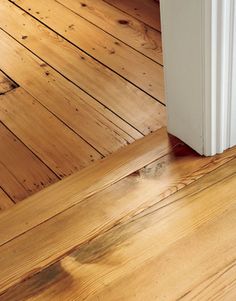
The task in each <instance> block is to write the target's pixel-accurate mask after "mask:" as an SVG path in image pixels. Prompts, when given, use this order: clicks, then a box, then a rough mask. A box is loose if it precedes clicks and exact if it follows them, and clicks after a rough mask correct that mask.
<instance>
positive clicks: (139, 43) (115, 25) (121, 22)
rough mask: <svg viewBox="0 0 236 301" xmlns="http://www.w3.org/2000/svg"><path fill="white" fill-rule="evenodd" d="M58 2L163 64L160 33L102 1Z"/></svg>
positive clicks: (72, 0) (68, 0)
mask: <svg viewBox="0 0 236 301" xmlns="http://www.w3.org/2000/svg"><path fill="white" fill-rule="evenodd" d="M58 2H60V3H61V4H63V5H65V6H66V7H68V8H69V9H71V10H73V11H74V12H75V13H77V14H79V15H80V16H81V17H83V18H85V19H86V20H88V21H90V22H91V23H93V24H95V25H96V26H98V27H99V28H101V29H103V30H105V31H106V32H107V33H109V34H110V35H112V36H114V37H116V38H117V39H119V40H120V41H122V42H124V43H126V44H127V45H129V46H131V47H133V48H134V49H136V50H138V51H139V52H141V53H142V54H144V55H145V56H147V57H149V58H151V59H153V60H154V61H156V62H157V63H159V64H163V58H162V44H161V33H160V31H157V30H154V29H153V28H151V27H149V26H147V25H146V24H145V23H143V22H141V21H139V20H137V19H136V18H133V17H132V16H130V15H129V14H127V13H125V12H123V11H121V10H119V9H116V8H115V7H114V6H111V5H109V4H108V3H106V2H104V1H102V0H96V1H93V0H84V1H83V3H81V2H79V1H74V0H58ZM126 2H127V3H128V1H126ZM155 10H156V8H155Z"/></svg>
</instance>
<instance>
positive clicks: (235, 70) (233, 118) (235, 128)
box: [228, 0, 236, 147]
mask: <svg viewBox="0 0 236 301" xmlns="http://www.w3.org/2000/svg"><path fill="white" fill-rule="evenodd" d="M231 18H232V32H231V40H232V45H231V55H230V59H231V66H232V69H231V77H230V92H231V94H230V109H229V116H228V119H229V120H230V123H229V126H230V134H229V146H230V147H232V146H234V145H236V1H235V0H234V1H233V3H232V17H231Z"/></svg>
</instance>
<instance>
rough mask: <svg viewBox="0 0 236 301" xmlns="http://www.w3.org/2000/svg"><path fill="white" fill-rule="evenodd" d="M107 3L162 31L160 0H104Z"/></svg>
mask: <svg viewBox="0 0 236 301" xmlns="http://www.w3.org/2000/svg"><path fill="white" fill-rule="evenodd" d="M104 1H105V2H107V3H110V4H111V5H113V6H115V7H117V8H119V9H121V10H122V11H124V12H127V13H129V14H130V15H131V16H134V17H135V18H137V19H138V20H140V21H142V22H144V23H146V24H148V25H149V26H151V27H153V28H155V29H156V30H159V31H161V17H160V4H159V1H158V0H145V1H143V0H132V1H126V0H104Z"/></svg>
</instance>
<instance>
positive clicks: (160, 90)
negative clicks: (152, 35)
mask: <svg viewBox="0 0 236 301" xmlns="http://www.w3.org/2000/svg"><path fill="white" fill-rule="evenodd" d="M3 1H4V0H3ZM12 2H14V3H16V4H18V5H19V6H20V7H22V8H23V9H25V10H26V11H27V12H29V13H30V14H31V15H33V16H34V17H35V18H37V19H38V20H40V21H41V22H43V23H44V24H46V25H47V26H49V27H50V28H52V29H53V30H55V31H56V32H58V33H60V34H61V35H62V36H63V37H65V38H67V39H68V40H70V41H71V42H72V43H74V44H75V45H77V46H78V47H79V48H81V49H82V50H84V51H86V52H87V53H89V54H90V55H92V56H93V57H94V58H96V59H97V60H98V61H100V62H102V63H103V64H105V65H106V66H108V67H109V68H111V69H112V70H114V71H116V72H117V73H118V74H120V75H122V76H123V77H124V78H126V79H128V80H129V81H130V82H132V83H133V84H135V85H136V86H138V87H139V88H141V89H142V90H144V91H145V92H147V93H149V94H150V95H152V96H153V97H155V98H156V99H158V100H159V101H161V102H164V74H163V67H162V66H161V65H159V64H156V63H155V62H153V61H152V60H150V59H148V58H147V57H145V56H143V55H142V54H141V53H139V52H137V51H135V50H134V49H132V48H131V47H129V46H127V45H126V44H124V43H122V42H121V41H120V40H118V39H116V38H114V37H112V36H111V35H110V34H107V33H106V32H105V31H103V30H101V29H100V28H98V27H97V26H95V25H93V24H92V23H90V22H88V21H87V20H85V19H84V18H82V17H80V16H79V15H78V14H75V13H74V12H72V11H71V10H69V9H67V8H66V7H65V6H63V5H61V4H60V3H58V2H57V1H55V0H50V1H48V0H42V1H40V2H39V1H37V0H24V1H22V0H14V1H12ZM9 6H10V4H9ZM1 11H2V12H1V14H3V17H4V15H5V12H4V11H5V9H4V8H2V10H1ZM8 15H9V13H8ZM10 15H11V14H10ZM1 18H2V17H1ZM6 30H7V28H6ZM117 43H118V44H117Z"/></svg>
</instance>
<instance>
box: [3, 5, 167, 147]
mask: <svg viewBox="0 0 236 301" xmlns="http://www.w3.org/2000/svg"><path fill="white" fill-rule="evenodd" d="M1 7H2V5H1ZM9 28H10V25H9ZM0 35H1V45H0V46H1V51H2V53H4V55H5V59H4V60H3V61H1V63H0V66H1V68H2V69H3V70H6V71H7V72H8V73H9V74H11V76H12V77H13V78H17V79H18V81H19V83H20V85H21V86H22V87H24V88H25V89H26V90H27V91H29V92H30V93H31V94H32V95H33V96H34V97H35V98H37V99H38V100H39V101H40V102H41V103H43V104H44V105H45V106H46V107H47V108H49V109H50V110H51V111H53V112H54V113H55V114H56V115H57V116H58V117H60V118H61V119H62V120H63V121H64V122H65V123H66V124H68V125H69V126H70V127H72V128H73V129H74V130H75V131H77V132H78V131H79V134H80V135H81V136H82V137H83V138H84V139H85V140H87V141H89V142H90V143H91V144H93V143H92V141H91V140H93V139H96V142H97V144H98V146H99V143H100V144H101V143H102V141H106V140H107V142H106V143H108V141H109V137H108V134H107V135H106V134H105V133H104V130H102V128H103V127H104V126H105V125H106V123H108V122H106V121H105V120H104V119H105V118H102V117H101V118H100V119H101V122H99V116H97V115H98V113H96V112H95V111H94V110H92V109H90V108H89V107H88V105H89V104H90V105H91V106H93V108H94V109H95V110H97V111H99V113H100V112H101V113H102V114H104V115H105V117H107V118H110V119H111V121H110V123H108V124H107V126H106V128H105V129H106V130H107V131H109V127H111V129H112V132H115V133H116V131H118V130H117V127H116V128H114V126H112V125H110V124H111V122H113V123H115V124H116V123H117V122H118V125H120V124H121V126H122V127H123V128H124V131H125V130H126V129H128V133H129V132H131V134H130V135H132V136H133V135H135V138H137V137H140V134H137V131H134V130H133V129H131V130H130V127H129V126H128V125H127V123H125V125H123V124H122V123H121V121H120V120H118V121H117V119H119V118H115V117H112V118H111V116H110V115H109V112H108V113H106V111H107V110H106V109H105V108H104V107H103V106H102V107H101V105H99V104H98V103H96V102H95V101H94V100H93V99H91V98H90V97H89V96H88V95H87V94H85V93H84V92H83V91H81V90H79V89H78V88H77V87H75V86H74V85H73V84H72V83H70V82H69V81H67V80H66V79H64V78H63V77H62V76H61V75H59V74H58V73H57V72H55V71H54V70H53V69H52V68H50V67H49V66H48V65H46V64H45V63H44V62H42V61H41V60H39V59H38V58H36V57H35V56H34V55H33V54H31V53H30V52H29V51H27V50H26V49H25V48H24V47H23V46H21V45H19V44H18V43H17V42H16V41H14V40H13V39H12V38H10V37H9V36H8V35H7V34H6V33H4V32H3V31H1V32H0ZM47 41H48V40H47ZM52 42H53V41H51V43H52ZM55 43H56V42H53V44H55ZM40 45H41V43H40V44H38V46H37V47H39V48H40V47H41V46H40ZM48 45H49V44H48ZM48 47H49V46H48ZM61 48H63V45H61ZM61 48H57V50H58V52H60V51H61ZM43 49H44V53H45V48H44V47H43ZM46 53H47V52H46ZM50 53H51V52H50ZM67 54H68V55H67ZM53 57H57V56H56V55H53ZM67 57H68V58H70V55H69V53H64V56H63V57H60V62H61V64H62V65H63V61H64V60H65V62H64V65H63V66H66V65H67V64H69V66H71V64H70V63H69V61H66V58H67ZM79 60H81V59H80V57H79ZM75 63H76V62H74V64H73V65H74V66H76V64H75ZM16 65H17V66H18V68H17V69H16V68H15V66H16ZM65 68H66V67H65ZM21 70H24V73H23V74H22V72H21ZM89 70H90V69H89ZM89 70H87V71H88V73H87V74H88V76H89ZM74 72H75V71H74ZM109 74H110V73H107V77H106V78H105V80H106V82H108V83H109V82H110V81H112V82H113V79H111V78H110V77H109ZM97 76H98V77H96V82H97V84H98V85H99V87H100V88H99V89H97V86H94V87H95V88H94V89H95V90H94V93H97V95H99V93H101V92H100V91H102V95H101V97H102V98H101V101H102V102H103V103H104V105H106V106H107V107H109V108H110V109H111V110H112V111H114V112H116V114H117V115H119V116H121V117H122V118H123V119H124V120H125V121H127V122H128V123H130V124H132V125H133V126H134V127H136V128H137V129H138V130H139V131H141V132H143V133H145V134H147V133H149V132H150V131H153V130H155V129H158V128H160V127H162V126H163V125H165V124H166V116H165V115H166V113H165V108H164V106H162V105H161V104H159V103H158V102H156V101H155V100H153V99H151V98H150V97H149V96H147V95H146V94H145V93H143V92H142V91H140V90H138V89H137V88H135V87H132V86H131V85H129V84H127V83H126V82H125V81H123V84H122V85H119V84H118V85H117V86H116V85H114V86H113V87H114V89H112V90H106V89H104V85H105V82H104V80H103V81H102V82H100V79H99V78H100V77H99V74H97ZM116 78H118V77H116ZM91 80H92V79H91ZM86 81H87V83H89V82H90V78H87V79H86ZM42 87H45V89H43V90H42ZM48 95H50V97H48ZM103 95H104V97H103ZM68 96H69V99H68ZM54 99H57V103H56V102H55V101H54ZM58 102H60V106H59V105H58ZM84 102H85V103H86V111H85V112H84V109H83V107H84ZM79 106H80V107H81V108H80V110H78V111H76V109H78V108H79ZM87 107H88V109H87ZM144 108H145V109H144ZM87 110H89V111H88V112H87ZM68 111H69V114H68V113H67V112H68ZM80 111H82V113H83V115H85V117H86V118H87V120H86V119H85V117H83V119H82V117H81V115H79V114H80ZM83 115H82V116H83ZM113 115H114V114H113ZM72 116H73V118H72ZM88 116H89V118H88ZM93 116H94V118H93ZM80 117H81V118H80ZM94 119H95V121H94ZM81 120H82V121H81ZM85 120H86V122H85ZM89 122H91V124H89ZM97 122H99V126H98V125H96V123H97ZM87 123H88V127H86V124H87ZM81 124H82V126H81ZM95 126H96V127H95ZM94 127H95V128H97V129H96V137H94V133H92V137H91V128H92V129H94ZM100 127H101V129H100ZM101 132H102V133H101ZM133 132H135V133H133ZM118 133H119V134H120V131H118ZM102 134H104V135H105V136H102ZM120 135H122V134H120ZM123 135H124V134H123ZM110 136H111V137H112V136H113V135H112V134H111V135H110ZM102 137H103V139H101V138H102ZM124 137H127V134H126V136H124ZM116 138H117V139H118V137H117V136H116ZM111 139H112V138H111ZM127 140H128V139H127ZM111 144H112V145H113V144H114V145H117V143H115V141H114V139H113V141H112V143H111ZM93 145H94V144H93ZM94 146H95V145H94ZM96 148H97V147H96ZM104 148H105V147H104ZM113 148H114V146H113ZM117 148H118V147H117ZM117 148H116V149H117Z"/></svg>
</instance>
